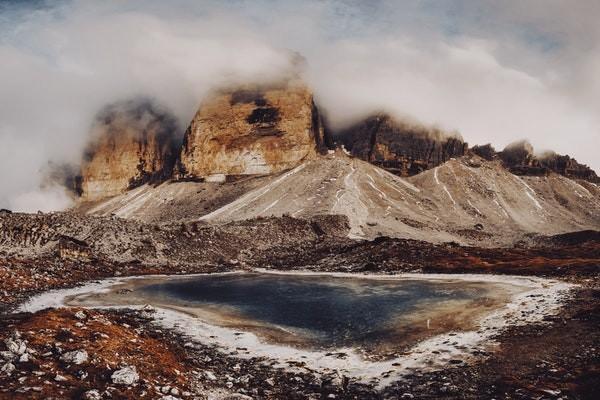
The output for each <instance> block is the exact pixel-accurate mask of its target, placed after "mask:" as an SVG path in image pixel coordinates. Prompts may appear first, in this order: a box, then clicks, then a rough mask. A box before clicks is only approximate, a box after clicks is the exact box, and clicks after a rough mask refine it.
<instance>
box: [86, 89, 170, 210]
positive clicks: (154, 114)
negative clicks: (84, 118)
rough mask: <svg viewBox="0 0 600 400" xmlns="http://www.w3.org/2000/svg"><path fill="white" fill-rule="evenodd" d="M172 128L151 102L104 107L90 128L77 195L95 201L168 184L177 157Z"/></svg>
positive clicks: (167, 117) (167, 116) (163, 114)
mask: <svg viewBox="0 0 600 400" xmlns="http://www.w3.org/2000/svg"><path fill="white" fill-rule="evenodd" d="M176 125H177V124H176V122H175V118H174V117H173V116H172V115H170V114H169V113H168V112H167V111H166V110H164V109H161V108H160V107H159V106H157V105H156V104H154V103H153V102H151V101H149V100H131V101H124V102H118V103H114V104H111V105H108V106H106V107H105V108H104V109H103V110H102V111H101V112H100V113H99V114H98V116H97V118H96V122H95V124H94V126H93V128H92V133H91V136H92V138H91V141H90V143H89V144H88V148H87V150H86V153H85V157H84V163H83V167H82V169H81V178H80V180H79V181H80V183H79V187H77V188H76V190H77V191H78V192H80V193H81V195H82V197H83V198H85V199H87V200H94V199H99V198H103V197H108V196H114V195H117V194H119V193H122V192H124V191H125V190H127V189H131V188H134V187H137V186H140V185H142V184H144V183H147V182H156V181H161V180H163V179H166V178H168V177H169V176H170V173H171V170H172V166H173V164H174V162H175V156H176V151H175V146H174V138H175V135H174V133H175V132H176V130H177V126H176Z"/></svg>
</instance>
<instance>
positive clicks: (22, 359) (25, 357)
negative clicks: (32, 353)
mask: <svg viewBox="0 0 600 400" xmlns="http://www.w3.org/2000/svg"><path fill="white" fill-rule="evenodd" d="M28 361H29V354H28V353H23V354H21V357H19V362H20V363H26V362H28Z"/></svg>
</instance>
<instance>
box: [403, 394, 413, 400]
mask: <svg viewBox="0 0 600 400" xmlns="http://www.w3.org/2000/svg"><path fill="white" fill-rule="evenodd" d="M400 398H401V399H404V400H408V399H414V398H415V396H414V395H413V394H412V393H402V395H401V396H400Z"/></svg>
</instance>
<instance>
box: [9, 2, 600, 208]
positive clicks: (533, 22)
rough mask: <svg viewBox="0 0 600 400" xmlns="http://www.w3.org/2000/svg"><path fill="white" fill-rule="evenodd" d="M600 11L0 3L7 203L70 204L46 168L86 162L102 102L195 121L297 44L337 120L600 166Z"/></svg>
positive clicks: (272, 68) (310, 78) (573, 6)
mask: <svg viewBox="0 0 600 400" xmlns="http://www.w3.org/2000/svg"><path fill="white" fill-rule="evenodd" d="M500 4H502V6H500ZM598 17H600V3H598V2H597V1H594V0H590V1H584V0H581V1H577V2H567V1H555V0H546V1H542V0H531V1H528V2H522V1H504V2H501V3H500V2H492V1H484V0H473V1H446V2H437V1H429V0H420V1H417V0H414V1H384V0H382V1H371V2H361V1H341V0H337V1H317V0H314V1H303V2H296V1H278V2H277V1H267V0H264V1H242V0H230V1H191V0H190V1H177V0H176V1H169V2H163V1H159V0H155V1H128V2H121V1H111V0H109V1H103V2H96V1H65V2H56V1H54V2H44V1H31V2H24V1H18V2H8V1H4V2H0V88H1V90H0V104H1V107H0V182H1V183H2V184H1V185H0V207H6V208H11V209H14V210H24V211H36V210H38V209H40V210H43V211H49V210H56V209H62V208H65V207H68V206H69V204H70V202H71V199H70V198H69V196H68V194H66V193H65V192H64V191H63V190H62V189H60V188H59V187H56V186H49V185H47V184H46V185H43V183H44V182H43V177H44V176H47V174H46V173H45V170H46V168H47V165H48V162H54V163H63V162H66V163H78V162H79V160H80V158H81V155H82V151H83V149H84V147H85V145H86V142H87V140H88V139H89V133H90V126H91V124H92V123H93V121H94V117H95V115H96V113H97V112H98V111H99V110H101V109H102V108H103V107H104V106H105V105H106V104H109V103H112V102H115V101H122V100H126V99H129V98H134V97H138V96H144V97H150V98H153V99H154V100H155V101H156V102H157V103H158V104H161V105H162V106H164V107H166V108H168V109H169V110H171V112H172V113H173V114H174V115H175V117H176V118H177V119H178V123H179V125H180V126H182V127H185V126H186V125H187V123H188V122H189V120H190V119H191V117H192V116H193V114H194V112H195V111H196V108H197V107H198V104H199V102H200V101H201V99H202V97H203V95H204V94H205V93H206V92H207V91H208V90H210V89H211V88H212V87H214V86H218V85H221V84H224V83H231V82H243V81H246V80H252V81H257V80H268V79H273V78H276V77H277V76H280V74H282V73H285V72H286V70H287V69H288V68H289V67H290V57H289V54H290V51H297V52H299V53H301V54H302V55H303V56H304V57H305V58H306V60H307V67H306V71H305V79H306V80H307V82H308V83H309V84H310V85H311V86H312V88H313V90H314V92H315V96H316V100H317V102H318V104H319V106H320V108H321V109H322V110H323V111H324V112H325V113H326V114H327V117H328V120H329V121H330V122H331V124H332V125H333V127H334V128H340V127H343V126H345V125H347V124H350V123H353V122H355V121H356V120H358V119H360V118H361V117H364V116H366V115H368V114H370V113H372V112H374V111H379V110H385V111H388V112H390V113H392V114H394V115H396V116H398V117H407V118H410V119H414V120H418V121H420V122H422V123H425V124H432V125H436V126H439V127H441V128H443V129H447V130H449V131H453V130H457V131H459V132H460V133H461V135H462V136H463V137H464V139H465V140H467V141H468V142H469V143H470V144H476V143H480V144H483V143H487V142H491V143H492V144H493V145H494V146H495V147H496V148H502V147H504V146H505V145H506V144H508V143H510V142H512V141H514V140H518V139H522V138H525V139H528V140H529V141H530V142H531V143H532V144H533V146H534V147H535V148H536V149H537V150H539V151H540V152H541V151H544V150H547V149H552V150H555V151H557V152H559V153H562V154H569V155H571V156H573V157H575V158H577V159H578V160H579V161H580V162H583V163H587V164H590V165H591V166H592V167H593V168H595V169H600V157H598V155H597V154H596V152H597V149H598V148H600V74H598V71H600V27H599V26H598V24H597V19H598Z"/></svg>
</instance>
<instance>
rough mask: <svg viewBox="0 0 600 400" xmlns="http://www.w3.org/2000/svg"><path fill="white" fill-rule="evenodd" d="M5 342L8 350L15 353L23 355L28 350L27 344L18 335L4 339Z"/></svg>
mask: <svg viewBox="0 0 600 400" xmlns="http://www.w3.org/2000/svg"><path fill="white" fill-rule="evenodd" d="M4 344H5V345H6V348H7V349H8V351H10V352H11V353H13V354H16V355H21V354H23V353H25V352H26V351H27V344H26V343H25V342H24V341H22V340H21V339H19V338H17V337H14V336H13V337H12V338H7V339H5V340H4Z"/></svg>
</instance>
